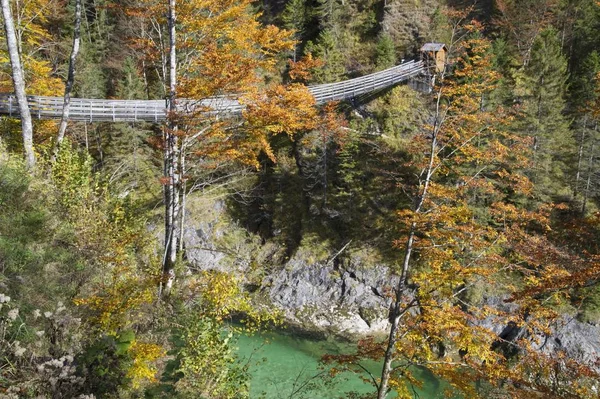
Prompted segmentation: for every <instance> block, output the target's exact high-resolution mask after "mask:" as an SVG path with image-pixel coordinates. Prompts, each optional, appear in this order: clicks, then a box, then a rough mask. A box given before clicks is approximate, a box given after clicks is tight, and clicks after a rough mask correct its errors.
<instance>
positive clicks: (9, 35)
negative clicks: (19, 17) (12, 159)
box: [2, 0, 36, 169]
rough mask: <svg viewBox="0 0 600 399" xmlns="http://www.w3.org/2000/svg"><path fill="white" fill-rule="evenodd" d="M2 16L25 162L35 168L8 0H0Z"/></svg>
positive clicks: (19, 56) (21, 74) (22, 72)
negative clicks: (0, 2) (19, 117)
mask: <svg viewBox="0 0 600 399" xmlns="http://www.w3.org/2000/svg"><path fill="white" fill-rule="evenodd" d="M2 16H3V18H4V32H5V33H6V45H7V47H8V54H9V57H10V64H11V67H12V80H13V86H14V89H15V96H16V98H17V103H18V107H19V114H20V116H21V130H22V135H23V148H24V150H25V162H26V163H27V167H28V168H29V169H33V168H35V162H36V159H35V152H34V151H33V123H32V121H31V113H30V112H29V102H28V101H27V93H26V92H25V77H24V71H23V67H22V65H21V55H20V49H19V45H18V42H17V35H16V32H15V24H14V20H13V15H12V10H11V5H10V0H2Z"/></svg>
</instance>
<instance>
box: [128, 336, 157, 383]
mask: <svg viewBox="0 0 600 399" xmlns="http://www.w3.org/2000/svg"><path fill="white" fill-rule="evenodd" d="M128 352H129V355H130V356H131V358H132V359H133V365H132V366H131V368H129V370H127V377H128V378H130V379H131V384H132V385H133V388H135V389H138V388H140V387H141V385H142V384H143V383H144V382H146V381H147V382H156V377H155V376H156V373H157V368H156V366H155V365H154V364H153V363H154V362H156V360H158V359H159V358H161V357H164V356H165V355H166V352H165V350H164V349H163V348H162V347H161V346H159V345H156V344H152V343H144V342H140V341H137V340H136V341H134V342H133V344H132V345H131V346H130V347H129V349H128Z"/></svg>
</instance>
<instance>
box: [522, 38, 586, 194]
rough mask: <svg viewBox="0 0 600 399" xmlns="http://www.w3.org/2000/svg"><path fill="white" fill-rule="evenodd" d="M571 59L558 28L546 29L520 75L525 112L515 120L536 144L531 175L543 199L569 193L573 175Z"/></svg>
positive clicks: (523, 109)
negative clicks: (567, 113) (568, 113)
mask: <svg viewBox="0 0 600 399" xmlns="http://www.w3.org/2000/svg"><path fill="white" fill-rule="evenodd" d="M566 81H567V61H566V59H565V57H564V56H563V55H562V51H561V46H560V40H559V38H558V33H557V31H556V30H554V29H552V28H550V29H546V30H545V31H543V32H542V33H541V34H540V35H539V36H538V37H537V39H536V40H535V42H534V44H533V47H532V50H531V59H530V61H529V63H528V64H527V65H526V66H525V67H524V68H523V69H522V70H520V71H519V72H517V74H516V89H515V92H516V94H517V96H518V98H517V100H518V101H519V102H520V109H521V112H522V115H521V116H520V117H518V118H517V122H515V124H516V126H517V128H518V129H519V130H520V131H521V132H523V134H525V135H528V136H530V137H531V139H532V141H533V143H532V146H533V160H532V162H533V165H532V170H530V172H529V174H530V177H531V178H532V180H533V181H534V183H536V185H537V188H538V191H539V193H540V194H541V195H542V199H543V198H544V197H546V196H555V195H558V194H565V188H566V187H568V179H569V177H570V174H569V171H568V166H567V165H568V164H567V162H568V160H569V159H568V157H569V156H571V155H573V153H574V142H573V139H572V137H571V132H570V130H569V123H568V121H567V119H566V118H565V116H564V111H565V107H566V102H565V88H566Z"/></svg>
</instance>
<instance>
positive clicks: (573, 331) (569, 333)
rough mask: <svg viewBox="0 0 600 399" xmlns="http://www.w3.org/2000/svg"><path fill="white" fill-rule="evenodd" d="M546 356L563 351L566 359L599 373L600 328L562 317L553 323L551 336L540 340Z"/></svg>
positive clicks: (568, 317) (540, 347) (541, 348)
mask: <svg viewBox="0 0 600 399" xmlns="http://www.w3.org/2000/svg"><path fill="white" fill-rule="evenodd" d="M539 349H540V350H541V351H542V352H543V353H546V354H552V353H555V352H558V351H564V352H565V353H566V354H567V356H568V357H570V358H572V359H576V360H578V361H583V362H584V363H587V364H590V365H595V368H596V370H597V371H599V372H600V327H599V326H597V325H593V324H589V323H584V322H581V321H579V320H577V319H575V318H573V317H570V316H566V315H565V316H562V317H560V318H559V319H558V320H556V322H555V323H554V325H553V327H552V334H551V335H550V336H547V337H544V339H542V340H540V345H539Z"/></svg>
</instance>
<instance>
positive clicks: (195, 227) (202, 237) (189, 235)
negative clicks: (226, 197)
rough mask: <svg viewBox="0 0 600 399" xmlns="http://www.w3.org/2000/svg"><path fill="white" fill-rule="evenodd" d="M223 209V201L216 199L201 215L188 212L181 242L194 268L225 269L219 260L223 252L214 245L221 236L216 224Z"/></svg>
mask: <svg viewBox="0 0 600 399" xmlns="http://www.w3.org/2000/svg"><path fill="white" fill-rule="evenodd" d="M224 209H225V203H224V202H223V201H216V202H215V203H214V204H213V206H212V209H210V211H209V212H207V214H206V215H202V217H197V215H194V214H193V213H191V212H188V215H190V218H189V219H188V223H186V227H185V229H184V232H183V242H184V245H185V248H186V252H185V253H186V256H187V258H188V261H189V262H190V264H191V265H193V268H194V270H202V271H203V270H219V271H226V268H225V267H224V266H223V265H222V262H221V261H222V260H223V259H224V258H225V254H224V253H223V252H221V251H219V250H217V248H216V246H215V242H216V240H217V239H219V238H220V237H222V236H223V231H222V230H221V229H219V228H218V227H217V226H218V222H219V217H220V215H221V213H222V212H223V211H224Z"/></svg>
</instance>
